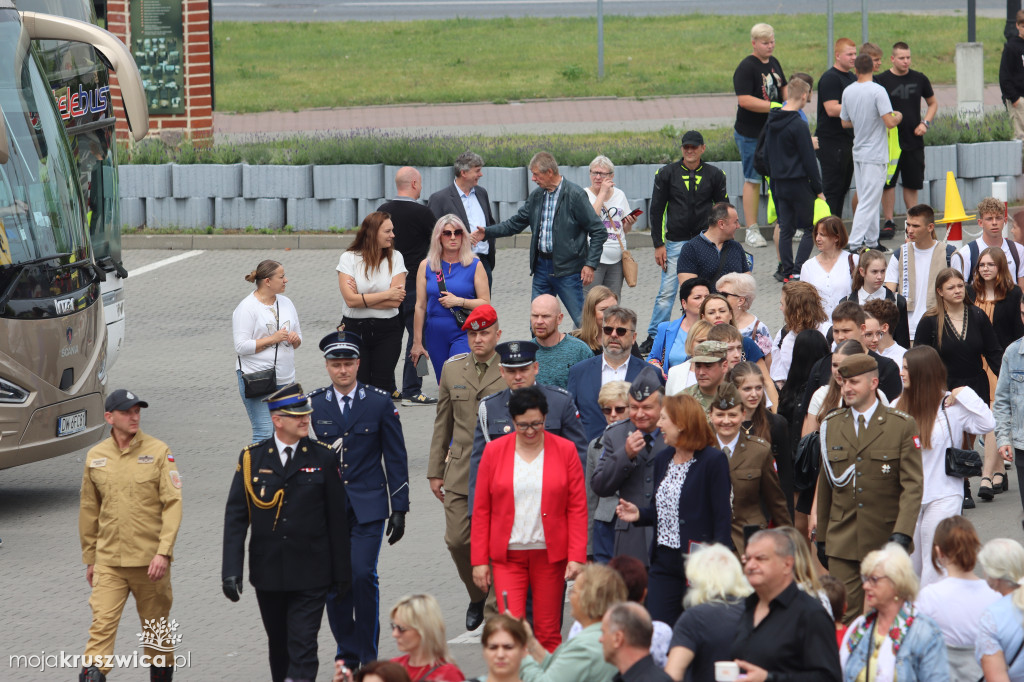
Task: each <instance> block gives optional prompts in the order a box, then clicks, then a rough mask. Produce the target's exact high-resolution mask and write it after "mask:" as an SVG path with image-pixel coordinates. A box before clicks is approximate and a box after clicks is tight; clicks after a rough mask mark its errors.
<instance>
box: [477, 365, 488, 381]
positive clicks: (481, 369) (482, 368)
mask: <svg viewBox="0 0 1024 682" xmlns="http://www.w3.org/2000/svg"><path fill="white" fill-rule="evenodd" d="M486 371H487V363H486V362H478V363H476V377H477V379H479V378H481V377H483V375H484V372H486Z"/></svg>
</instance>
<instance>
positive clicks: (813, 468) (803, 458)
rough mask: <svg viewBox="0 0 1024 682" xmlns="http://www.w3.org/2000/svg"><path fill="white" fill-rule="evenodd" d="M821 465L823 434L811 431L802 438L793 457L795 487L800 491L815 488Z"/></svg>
mask: <svg viewBox="0 0 1024 682" xmlns="http://www.w3.org/2000/svg"><path fill="white" fill-rule="evenodd" d="M820 466H821V434H820V433H818V432H817V431H811V432H810V433H808V434H807V435H806V436H804V437H803V438H801V439H800V442H799V443H798V444H797V446H796V455H795V456H794V457H793V487H794V488H796V489H797V490H799V491H801V492H802V491H804V490H813V489H814V486H815V485H817V483H818V471H819V467H820Z"/></svg>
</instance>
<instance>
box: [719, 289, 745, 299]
mask: <svg viewBox="0 0 1024 682" xmlns="http://www.w3.org/2000/svg"><path fill="white" fill-rule="evenodd" d="M718 293H720V294H721V295H722V296H725V297H729V296H732V297H733V298H743V297H742V296H740V295H739V294H733V293H730V292H728V291H722V290H721V289H719V291H718Z"/></svg>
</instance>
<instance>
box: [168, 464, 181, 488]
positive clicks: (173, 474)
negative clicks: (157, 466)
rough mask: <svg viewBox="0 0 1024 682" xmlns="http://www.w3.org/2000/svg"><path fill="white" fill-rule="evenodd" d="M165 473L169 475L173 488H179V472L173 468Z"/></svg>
mask: <svg viewBox="0 0 1024 682" xmlns="http://www.w3.org/2000/svg"><path fill="white" fill-rule="evenodd" d="M167 475H168V476H170V477H171V485H173V486H174V487H175V488H178V489H179V490H180V489H181V474H179V473H178V472H177V471H174V470H173V469H172V470H171V471H168V472H167Z"/></svg>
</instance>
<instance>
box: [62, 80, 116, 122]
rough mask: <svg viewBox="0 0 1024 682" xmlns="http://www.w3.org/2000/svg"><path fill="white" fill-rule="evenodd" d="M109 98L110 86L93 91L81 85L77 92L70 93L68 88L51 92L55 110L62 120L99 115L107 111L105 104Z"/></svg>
mask: <svg viewBox="0 0 1024 682" xmlns="http://www.w3.org/2000/svg"><path fill="white" fill-rule="evenodd" d="M109 96H110V86H108V85H104V86H102V87H99V88H95V89H93V90H86V89H85V88H83V87H82V86H81V85H79V86H78V92H72V91H71V88H70V87H65V88H63V89H61V90H54V91H53V98H54V99H55V100H56V101H57V110H58V111H59V112H60V117H61V119H62V120H64V121H67V120H69V119H71V118H80V117H82V116H85V115H86V114H90V113H92V114H101V113H103V112H105V111H106V110H107V103H108V102H109V101H110V100H109Z"/></svg>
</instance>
